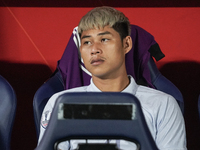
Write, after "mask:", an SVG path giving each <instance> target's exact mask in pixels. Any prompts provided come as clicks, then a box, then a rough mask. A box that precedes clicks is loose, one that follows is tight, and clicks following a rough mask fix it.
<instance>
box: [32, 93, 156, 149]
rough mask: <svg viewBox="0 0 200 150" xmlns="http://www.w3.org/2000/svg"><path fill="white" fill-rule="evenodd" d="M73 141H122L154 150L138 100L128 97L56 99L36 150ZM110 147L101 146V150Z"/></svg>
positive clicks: (75, 95) (83, 95) (92, 95)
mask: <svg viewBox="0 0 200 150" xmlns="http://www.w3.org/2000/svg"><path fill="white" fill-rule="evenodd" d="M119 109H120V112H119ZM76 139H77V140H84V139H87V140H96V139H98V140H101V139H106V140H113V139H117V140H120V139H122V140H127V141H129V142H133V143H135V145H136V146H137V149H140V150H147V149H148V150H157V146H156V144H155V142H154V140H153V138H152V136H151V133H150V131H149V129H148V126H147V124H146V121H145V118H144V115H143V112H142V109H141V105H140V103H139V101H138V99H137V98H136V97H135V96H133V95H132V94H128V93H116V92H113V93H112V92H103V93H100V92H98V93H96V92H85V93H82V92H81V93H66V94H63V95H61V96H59V97H58V98H57V100H56V104H55V107H54V109H53V112H52V114H51V119H50V122H49V124H48V127H47V129H46V132H45V134H44V137H43V138H42V140H41V142H40V144H39V145H38V147H37V148H36V150H47V149H48V150H57V149H58V146H59V143H61V142H66V141H70V140H76ZM110 145H111V144H108V143H103V144H101V146H104V148H102V149H106V148H107V147H108V146H110ZM112 145H113V144H112ZM81 146H82V147H83V146H84V147H86V146H87V147H88V149H87V150H94V149H91V148H92V147H94V146H95V150H96V149H97V148H96V147H97V146H99V143H95V142H92V143H81V144H79V145H78V148H80V149H78V150H81ZM90 146H92V147H90ZM76 150H77V149H76ZM109 150H112V149H109ZM120 150H126V149H121V147H120Z"/></svg>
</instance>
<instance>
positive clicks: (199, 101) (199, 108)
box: [198, 95, 200, 123]
mask: <svg viewBox="0 0 200 150" xmlns="http://www.w3.org/2000/svg"><path fill="white" fill-rule="evenodd" d="M198 112H199V123H200V95H199V98H198Z"/></svg>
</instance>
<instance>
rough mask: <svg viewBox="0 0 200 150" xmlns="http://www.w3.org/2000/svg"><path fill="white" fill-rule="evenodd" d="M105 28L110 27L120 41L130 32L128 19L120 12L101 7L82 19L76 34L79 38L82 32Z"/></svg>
mask: <svg viewBox="0 0 200 150" xmlns="http://www.w3.org/2000/svg"><path fill="white" fill-rule="evenodd" d="M105 26H110V27H111V28H113V29H114V30H115V31H117V32H118V33H119V35H120V37H121V39H124V38H125V37H126V36H128V35H130V32H131V31H130V22H129V19H128V18H127V17H126V16H125V15H124V14H123V13H122V12H121V11H118V10H117V9H115V8H112V7H107V6H103V7H96V8H94V9H92V10H91V11H89V12H88V13H87V14H86V15H85V16H83V17H82V19H81V20H80V22H79V25H78V33H79V35H80V36H81V34H82V32H83V31H87V30H90V29H101V28H104V27H105Z"/></svg>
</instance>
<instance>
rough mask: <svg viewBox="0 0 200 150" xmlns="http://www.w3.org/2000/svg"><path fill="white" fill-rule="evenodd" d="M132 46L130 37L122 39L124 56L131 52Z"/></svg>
mask: <svg viewBox="0 0 200 150" xmlns="http://www.w3.org/2000/svg"><path fill="white" fill-rule="evenodd" d="M132 46H133V42H132V38H131V36H126V37H125V38H124V39H123V48H124V51H125V54H127V53H128V52H129V51H130V50H131V48H132Z"/></svg>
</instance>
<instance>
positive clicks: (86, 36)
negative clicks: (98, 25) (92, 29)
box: [81, 35, 91, 40]
mask: <svg viewBox="0 0 200 150" xmlns="http://www.w3.org/2000/svg"><path fill="white" fill-rule="evenodd" d="M89 37H91V35H84V36H82V37H81V40H82V39H85V38H89Z"/></svg>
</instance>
